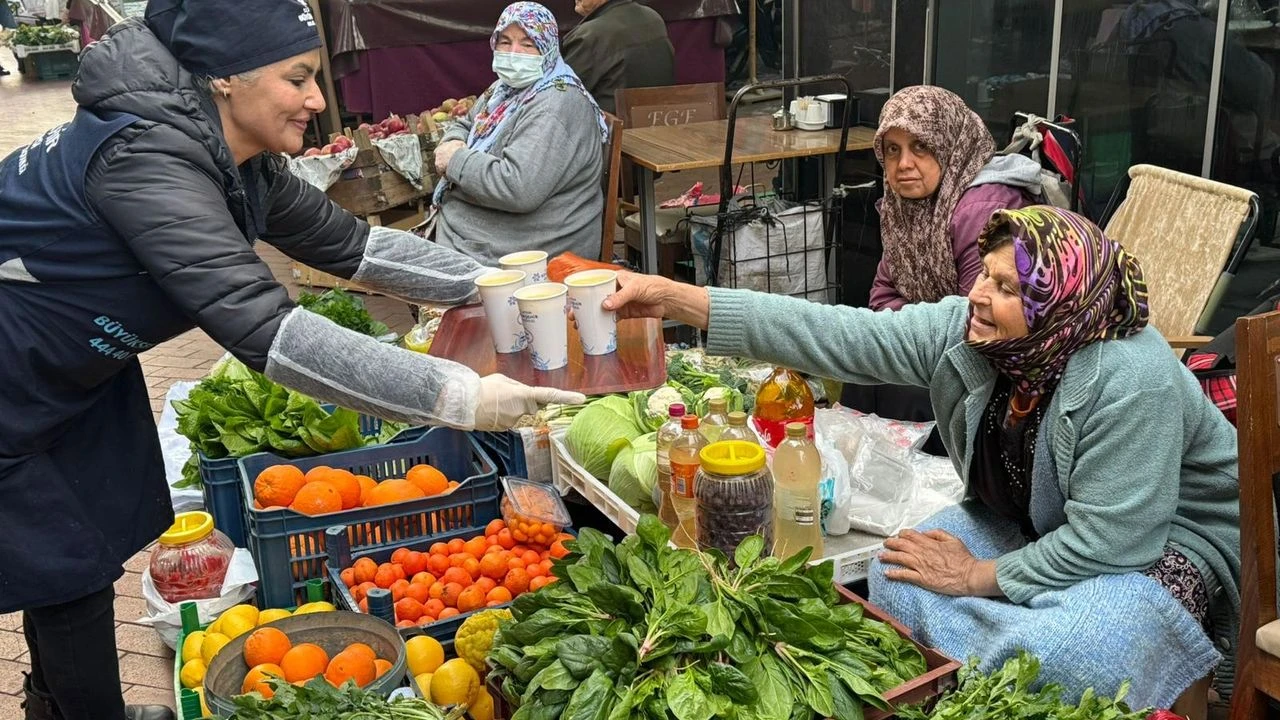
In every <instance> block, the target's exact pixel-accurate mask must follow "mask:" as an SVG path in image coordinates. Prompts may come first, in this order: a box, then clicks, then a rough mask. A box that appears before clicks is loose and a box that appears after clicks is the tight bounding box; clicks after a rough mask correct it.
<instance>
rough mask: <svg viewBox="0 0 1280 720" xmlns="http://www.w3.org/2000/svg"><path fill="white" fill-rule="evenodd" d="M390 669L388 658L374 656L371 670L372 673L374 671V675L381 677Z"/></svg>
mask: <svg viewBox="0 0 1280 720" xmlns="http://www.w3.org/2000/svg"><path fill="white" fill-rule="evenodd" d="M390 669H391V661H390V660H383V659H382V658H374V660H373V670H374V673H376V674H375V676H374V677H382V676H383V675H386V674H387V671H389V670H390Z"/></svg>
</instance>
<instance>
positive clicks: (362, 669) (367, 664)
mask: <svg viewBox="0 0 1280 720" xmlns="http://www.w3.org/2000/svg"><path fill="white" fill-rule="evenodd" d="M377 676H378V667H377V665H375V664H374V660H373V658H367V657H365V656H363V655H361V654H359V653H349V652H346V651H345V650H344V651H343V652H340V653H338V654H337V655H334V656H333V659H332V660H330V661H329V666H328V667H327V668H326V669H325V671H324V679H325V680H328V681H329V683H330V684H332V685H333V686H334V687H341V686H342V684H343V683H345V682H346V681H348V680H355V681H356V685H359V686H360V687H364V686H365V685H368V684H369V683H371V682H373V679H374V678H376V677H377Z"/></svg>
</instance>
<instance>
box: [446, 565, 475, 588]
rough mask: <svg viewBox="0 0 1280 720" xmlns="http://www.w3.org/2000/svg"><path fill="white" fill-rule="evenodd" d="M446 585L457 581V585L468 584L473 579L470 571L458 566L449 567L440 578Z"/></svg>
mask: <svg viewBox="0 0 1280 720" xmlns="http://www.w3.org/2000/svg"><path fill="white" fill-rule="evenodd" d="M440 579H441V580H442V581H444V583H445V584H446V585H448V584H449V583H458V584H459V585H470V584H471V583H472V582H474V581H475V578H473V577H472V576H471V573H469V572H467V571H466V570H464V569H462V568H460V567H453V568H449V569H448V570H446V571H445V573H444V575H443V576H441V578H440Z"/></svg>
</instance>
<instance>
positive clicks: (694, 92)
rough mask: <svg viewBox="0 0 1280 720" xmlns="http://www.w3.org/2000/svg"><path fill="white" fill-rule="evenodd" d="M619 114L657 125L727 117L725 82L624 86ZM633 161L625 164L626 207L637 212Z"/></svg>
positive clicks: (629, 122) (618, 94) (618, 96)
mask: <svg viewBox="0 0 1280 720" xmlns="http://www.w3.org/2000/svg"><path fill="white" fill-rule="evenodd" d="M613 98H614V104H615V106H616V107H617V110H618V116H619V117H621V118H622V122H623V123H624V124H625V125H626V127H629V128H642V127H653V126H655V125H688V124H689V123H695V122H709V121H712V120H724V119H725V117H727V115H728V111H727V110H726V106H725V101H724V83H698V84H695V85H666V86H663V87H648V88H620V89H619V90H617V91H615V93H614V96H613ZM632 175H633V172H632V164H631V163H630V162H627V163H624V164H623V168H622V185H621V187H622V197H623V198H625V200H624V201H623V204H622V207H623V208H624V209H626V210H627V212H637V211H639V209H640V208H639V207H637V206H636V204H635V203H634V202H633V199H634V198H635V196H636V191H635V183H634V182H633V179H632Z"/></svg>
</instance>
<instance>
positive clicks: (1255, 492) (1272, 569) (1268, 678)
mask: <svg viewBox="0 0 1280 720" xmlns="http://www.w3.org/2000/svg"><path fill="white" fill-rule="evenodd" d="M1278 364H1280V312H1273V313H1267V314H1265V315H1255V316H1253V317H1242V318H1240V319H1239V320H1237V321H1236V391H1237V398H1238V402H1239V406H1238V409H1237V420H1236V428H1237V430H1236V432H1237V433H1238V435H1237V437H1238V438H1239V451H1240V638H1239V640H1238V641H1237V645H1236V677H1235V690H1234V692H1233V694H1232V698H1231V720H1254V719H1258V720H1260V719H1261V718H1264V717H1266V716H1267V704H1268V703H1267V699H1268V698H1276V699H1280V619H1277V614H1276V526H1275V520H1274V516H1273V515H1272V508H1273V503H1274V502H1275V500H1276V489H1277V487H1276V484H1275V483H1276V480H1277V478H1278V477H1280V425H1278V424H1277V423H1280V386H1278V385H1277V384H1276V383H1277V372H1276V370H1277V366H1278Z"/></svg>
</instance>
